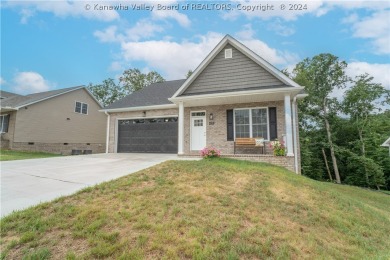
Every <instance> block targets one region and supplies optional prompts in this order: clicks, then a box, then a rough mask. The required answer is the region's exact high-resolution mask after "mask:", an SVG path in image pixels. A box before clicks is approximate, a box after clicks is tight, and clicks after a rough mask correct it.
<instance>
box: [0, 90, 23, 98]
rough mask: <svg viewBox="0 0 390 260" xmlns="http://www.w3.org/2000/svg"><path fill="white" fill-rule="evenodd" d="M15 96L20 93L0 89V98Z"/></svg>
mask: <svg viewBox="0 0 390 260" xmlns="http://www.w3.org/2000/svg"><path fill="white" fill-rule="evenodd" d="M15 96H20V95H18V94H15V93H11V92H8V91H4V90H0V98H1V99H5V98H10V97H15Z"/></svg>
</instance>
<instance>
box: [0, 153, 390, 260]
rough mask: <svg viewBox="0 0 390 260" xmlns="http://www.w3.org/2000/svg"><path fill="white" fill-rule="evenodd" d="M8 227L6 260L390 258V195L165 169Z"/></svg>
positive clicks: (277, 172)
mask: <svg viewBox="0 0 390 260" xmlns="http://www.w3.org/2000/svg"><path fill="white" fill-rule="evenodd" d="M107 174H109V172H107ZM0 224H1V238H2V239H1V252H2V257H3V258H6V259H22V258H24V257H25V258H26V259H49V258H53V259H97V258H110V259H161V258H163V259H291V258H292V259H389V258H390V238H389V234H390V197H389V196H388V195H386V194H383V193H379V192H375V191H369V190H365V189H360V188H357V187H350V186H342V185H336V184H331V183H323V182H317V181H314V180H311V179H308V178H305V177H302V176H297V175H295V174H293V173H291V172H289V171H287V170H285V169H283V168H280V167H276V166H271V165H268V164H261V163H251V162H245V161H237V160H231V159H212V160H201V161H169V162H165V163H162V164H160V165H157V166H154V167H152V168H149V169H146V170H143V171H140V172H138V173H135V174H132V175H129V176H125V177H122V178H120V179H117V180H114V181H111V182H106V183H103V184H101V185H98V186H96V187H91V188H87V189H84V190H82V191H80V192H78V193H77V194H75V195H72V196H69V197H63V198H60V199H57V200H55V201H53V202H51V203H44V204H41V205H39V206H37V207H33V208H30V209H27V210H24V211H21V212H15V213H13V214H11V215H10V216H8V217H5V218H3V219H2V220H1V223H0Z"/></svg>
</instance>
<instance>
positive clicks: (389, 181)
mask: <svg viewBox="0 0 390 260" xmlns="http://www.w3.org/2000/svg"><path fill="white" fill-rule="evenodd" d="M347 66H348V64H347V63H346V62H345V61H341V60H340V59H339V58H338V57H336V56H334V55H332V54H329V53H323V54H319V55H316V56H314V57H312V58H306V59H304V60H303V61H301V62H299V63H298V64H297V65H296V66H295V68H294V69H293V71H292V72H288V71H287V70H284V71H283V73H285V74H286V75H287V76H288V77H290V78H291V79H293V80H294V81H295V82H297V83H298V84H300V85H301V86H304V87H305V92H306V93H307V94H308V96H307V97H306V98H304V99H303V100H301V101H299V103H298V110H299V130H300V137H299V139H300V144H301V163H302V174H303V175H305V176H308V177H310V178H313V179H316V180H321V181H331V182H336V183H345V184H350V185H356V186H362V187H368V188H375V189H387V190H390V156H389V154H388V150H387V149H386V148H384V147H380V145H381V144H382V143H383V142H384V141H385V140H386V139H387V138H389V136H390V110H389V109H388V107H389V105H390V91H389V90H388V89H386V88H385V87H383V86H382V85H381V84H379V83H376V82H375V79H374V78H373V77H372V76H370V75H369V74H367V73H365V74H362V75H359V76H357V77H355V78H350V77H348V75H347V73H346V68H347ZM191 74H192V71H188V73H187V74H186V77H187V78H188V77H189V76H191ZM163 81H165V79H164V78H163V77H162V76H161V75H160V74H159V73H158V72H156V71H151V72H149V73H141V71H140V70H138V69H135V68H134V69H128V70H125V71H124V72H123V74H122V75H121V76H120V77H119V83H116V82H115V80H114V79H111V78H109V79H106V80H103V82H102V83H101V84H96V85H93V84H89V86H88V88H89V90H90V91H91V92H92V94H93V95H94V96H95V97H96V98H97V100H99V101H100V102H101V103H102V104H103V105H104V106H107V105H109V104H111V103H113V102H114V101H116V100H119V99H120V98H122V97H124V96H126V95H128V94H130V93H132V92H134V91H138V90H140V89H142V88H144V87H146V86H148V85H150V84H151V83H155V82H163ZM339 90H344V91H343V92H344V94H343V96H336V95H335V91H339Z"/></svg>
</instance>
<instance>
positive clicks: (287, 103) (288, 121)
mask: <svg viewBox="0 0 390 260" xmlns="http://www.w3.org/2000/svg"><path fill="white" fill-rule="evenodd" d="M284 116H285V118H286V147H287V156H294V151H293V142H292V123H291V100H290V95H288V94H286V95H285V96H284Z"/></svg>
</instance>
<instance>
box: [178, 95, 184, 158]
mask: <svg viewBox="0 0 390 260" xmlns="http://www.w3.org/2000/svg"><path fill="white" fill-rule="evenodd" d="M178 145H179V147H178V148H179V149H178V154H184V104H183V102H179V140H178Z"/></svg>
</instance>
